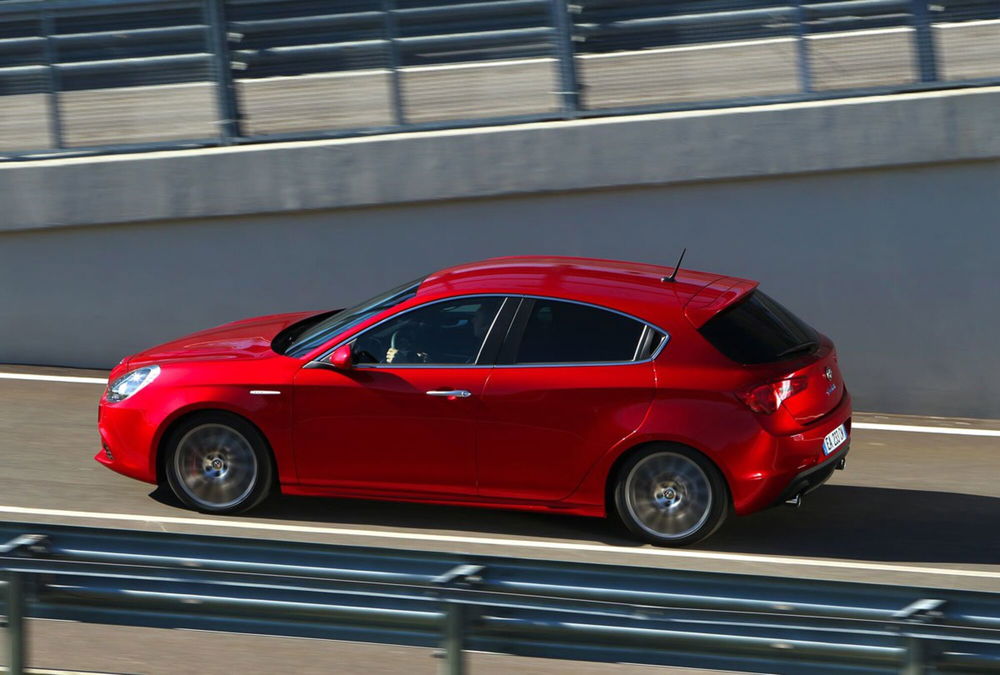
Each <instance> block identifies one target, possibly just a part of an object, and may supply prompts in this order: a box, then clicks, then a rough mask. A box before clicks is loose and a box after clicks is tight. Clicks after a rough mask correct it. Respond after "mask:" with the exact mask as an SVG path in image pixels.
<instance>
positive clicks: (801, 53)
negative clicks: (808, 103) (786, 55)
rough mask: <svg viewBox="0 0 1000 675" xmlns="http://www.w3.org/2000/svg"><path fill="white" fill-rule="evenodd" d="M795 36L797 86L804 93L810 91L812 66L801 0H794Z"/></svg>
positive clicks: (811, 88)
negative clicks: (797, 72) (797, 71)
mask: <svg viewBox="0 0 1000 675" xmlns="http://www.w3.org/2000/svg"><path fill="white" fill-rule="evenodd" d="M795 37H796V38H797V41H796V47H797V59H798V70H799V86H800V87H801V88H802V91H803V92H805V93H811V92H812V90H813V86H812V67H811V66H810V60H809V41H808V40H807V39H806V10H805V8H804V7H803V6H802V0H795Z"/></svg>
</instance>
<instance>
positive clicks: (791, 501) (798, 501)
mask: <svg viewBox="0 0 1000 675" xmlns="http://www.w3.org/2000/svg"><path fill="white" fill-rule="evenodd" d="M785 506H790V507H792V508H793V509H797V508H799V507H800V506H802V493H801V492H800V493H798V494H797V495H795V496H794V497H790V498H788V499H786V500H785Z"/></svg>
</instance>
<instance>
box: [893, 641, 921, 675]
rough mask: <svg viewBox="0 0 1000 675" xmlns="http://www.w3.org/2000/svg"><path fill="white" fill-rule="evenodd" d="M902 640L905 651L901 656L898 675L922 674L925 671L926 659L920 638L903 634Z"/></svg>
mask: <svg viewBox="0 0 1000 675" xmlns="http://www.w3.org/2000/svg"><path fill="white" fill-rule="evenodd" d="M903 641H904V644H905V649H906V652H905V654H904V656H903V667H902V668H901V669H900V671H899V672H900V675H924V674H925V673H926V672H927V668H926V666H927V660H926V658H925V654H924V645H923V643H922V642H921V641H920V638H916V637H914V636H912V635H905V636H904V637H903Z"/></svg>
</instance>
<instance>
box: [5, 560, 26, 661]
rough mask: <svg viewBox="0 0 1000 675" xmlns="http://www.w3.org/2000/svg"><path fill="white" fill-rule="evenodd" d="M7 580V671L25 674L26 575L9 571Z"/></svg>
mask: <svg viewBox="0 0 1000 675" xmlns="http://www.w3.org/2000/svg"><path fill="white" fill-rule="evenodd" d="M6 581H7V583H6V584H5V585H6V587H7V589H6V590H7V672H8V673H10V675H24V671H25V669H26V665H25V645H26V644H27V636H26V631H25V625H24V576H23V575H22V574H20V573H18V572H9V573H8V574H7V579H6Z"/></svg>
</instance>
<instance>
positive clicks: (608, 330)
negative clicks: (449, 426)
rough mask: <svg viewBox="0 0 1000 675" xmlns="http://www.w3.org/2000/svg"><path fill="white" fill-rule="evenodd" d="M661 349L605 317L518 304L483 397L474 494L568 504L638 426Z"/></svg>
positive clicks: (542, 303)
mask: <svg viewBox="0 0 1000 675" xmlns="http://www.w3.org/2000/svg"><path fill="white" fill-rule="evenodd" d="M665 339H666V338H665V336H664V335H663V334H662V333H660V332H658V331H654V330H653V329H651V328H649V327H648V326H646V324H644V323H642V322H641V321H639V320H637V319H634V318H631V317H628V316H625V315H623V314H619V313H617V312H614V311H610V310H608V309H605V308H599V307H594V306H592V305H585V304H581V303H575V302H569V301H564V300H556V299H548V298H525V299H523V300H522V302H521V306H520V308H519V309H518V312H517V315H516V316H515V319H514V322H513V323H512V325H511V329H510V331H509V333H508V336H507V340H506V342H505V343H504V346H503V348H502V350H501V353H500V355H499V357H498V363H497V365H496V367H494V368H493V371H492V373H491V375H490V378H489V380H488V382H487V384H486V388H485V391H484V392H483V397H482V398H483V400H482V403H483V404H482V407H481V410H480V423H479V434H478V443H477V453H476V454H477V466H478V478H479V494H480V495H481V496H482V497H486V498H491V499H497V500H504V499H515V500H532V501H558V500H562V499H565V498H566V497H568V496H569V495H570V494H571V493H572V492H573V490H574V489H575V488H576V487H577V485H578V484H579V483H580V481H581V480H582V479H583V477H584V475H585V474H586V472H587V471H588V469H590V468H591V466H593V464H594V463H595V462H596V461H597V459H598V458H600V457H601V456H602V455H603V454H604V453H605V452H607V451H608V450H609V449H610V448H612V447H613V446H614V445H615V444H617V443H618V442H619V441H621V440H622V439H624V438H625V437H627V436H628V435H629V434H631V433H632V432H633V431H634V430H635V429H636V428H638V426H639V424H640V423H641V422H642V420H643V418H644V417H645V414H646V411H647V410H648V408H649V405H650V403H651V401H652V397H653V387H654V380H653V368H652V363H651V357H652V356H653V355H654V354H655V353H657V352H658V351H659V348H660V346H661V343H662V342H663V341H664V340H665Z"/></svg>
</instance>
